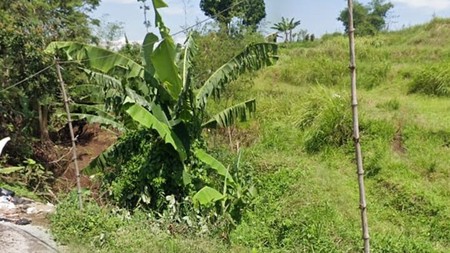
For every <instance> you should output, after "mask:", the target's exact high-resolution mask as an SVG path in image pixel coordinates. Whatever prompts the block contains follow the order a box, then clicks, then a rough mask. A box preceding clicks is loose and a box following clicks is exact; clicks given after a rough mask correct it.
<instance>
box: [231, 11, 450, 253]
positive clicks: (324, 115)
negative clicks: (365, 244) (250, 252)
mask: <svg viewBox="0 0 450 253" xmlns="http://www.w3.org/2000/svg"><path fill="white" fill-rule="evenodd" d="M449 32H450V21H449V20H441V19H436V20H433V21H432V22H431V23H430V24H427V25H423V26H418V27H413V28H410V29H407V30H404V31H400V32H393V33H388V34H382V35H379V36H377V37H373V38H358V39H357V65H358V84H359V89H360V90H359V97H360V105H359V106H360V113H361V118H362V123H361V128H362V147H363V153H364V154H363V155H364V162H365V169H366V173H367V177H366V188H367V194H368V196H367V201H368V206H369V207H368V213H369V224H370V232H371V243H372V247H373V249H374V252H448V251H450V187H449V186H450V177H449V173H450V155H449V152H450V113H449V112H450V98H449V97H448V96H447V97H446V96H440V95H436V96H433V95H429V94H428V95H427V94H413V93H411V92H410V90H411V86H412V85H414V80H415V79H416V78H417V75H419V74H422V72H421V71H426V70H427V69H429V66H430V64H440V65H443V64H442V62H448V56H449V53H450V46H449V45H450V44H449V42H450V36H449V35H448V34H450V33H449ZM347 43H348V42H347V39H346V38H344V37H333V38H330V39H327V40H325V41H320V42H318V43H315V44H310V45H305V44H297V45H289V46H288V47H287V48H285V49H284V50H282V51H281V59H280V61H279V64H277V65H276V66H274V67H271V68H270V69H268V70H266V71H264V72H263V73H262V74H261V75H260V76H259V77H258V78H257V79H256V80H255V86H254V87H253V88H252V89H251V90H250V91H249V93H250V94H253V95H254V96H256V99H257V101H258V118H257V122H258V124H259V126H258V129H259V133H258V134H256V133H255V134H256V135H259V141H258V142H256V144H255V145H253V146H250V147H248V148H247V151H246V154H247V156H246V157H247V159H249V160H251V161H252V163H253V164H254V165H255V168H257V170H259V172H260V173H259V174H260V175H261V186H260V196H259V198H258V199H257V204H256V207H255V208H254V210H252V211H250V212H248V213H247V215H246V217H245V219H244V222H243V223H242V224H240V225H239V227H238V228H237V229H236V231H234V233H233V234H232V242H233V243H236V244H239V245H245V246H247V247H249V248H256V249H258V252H313V251H315V252H356V251H358V250H360V247H361V245H362V240H361V239H360V238H361V232H360V217H359V209H358V203H359V202H358V192H357V189H358V188H357V180H356V166H355V165H354V162H353V160H354V154H353V147H352V141H351V138H348V137H345V136H344V137H343V138H337V140H340V141H338V142H337V143H336V142H335V143H333V142H328V143H327V142H326V141H324V142H325V144H320V143H317V142H321V141H323V140H324V139H327V138H328V137H327V136H337V137H339V135H342V132H345V131H347V130H341V131H337V132H336V131H334V132H333V131H331V132H330V131H329V129H335V130H336V129H338V128H339V127H340V126H341V124H344V123H345V124H347V123H348V121H345V120H341V119H333V114H334V113H336V114H338V115H339V116H340V117H342V119H344V118H346V117H348V115H346V114H345V112H342V111H339V110H337V111H336V110H332V111H331V113H330V111H329V110H330V108H336V107H337V106H339V104H336V103H335V102H333V103H331V104H330V103H329V101H332V100H334V99H336V98H342V97H343V98H345V100H346V102H345V103H346V105H347V107H346V110H348V111H350V107H349V104H350V101H349V96H348V92H349V77H348V76H349V75H348V71H347V70H346V69H347V65H348V53H347V47H348V46H347ZM441 68H442V67H441ZM445 68H446V69H445ZM448 69H450V64H448V65H446V66H445V67H444V71H446V70H448ZM438 74H439V73H436V75H438ZM425 82H426V81H425ZM443 83H444V85H450V82H443ZM327 101H328V102H327ZM327 103H328V104H329V105H327ZM311 104H313V105H314V104H315V106H311ZM317 104H322V105H323V104H325V106H322V107H321V106H317ZM305 108H307V110H305ZM310 114H312V115H313V116H311V115H310ZM314 115H315V116H314ZM317 115H318V116H317ZM305 117H306V118H307V117H313V118H314V117H317V119H316V120H318V121H319V124H315V123H314V124H312V125H311V126H310V127H309V128H308V127H303V128H302V127H298V122H299V121H300V122H305ZM302 120H303V121H302ZM327 120H328V122H327ZM296 123H297V124H296ZM248 132H252V131H248ZM321 133H325V134H322V135H321ZM344 135H345V134H344ZM311 136H313V137H311ZM314 136H318V137H319V138H314ZM311 140H312V141H313V142H314V145H319V144H320V145H319V148H318V149H313V150H312V151H313V152H311V150H309V149H308V145H307V144H308V143H309V142H311ZM342 140H344V141H342Z"/></svg>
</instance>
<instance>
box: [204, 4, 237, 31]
mask: <svg viewBox="0 0 450 253" xmlns="http://www.w3.org/2000/svg"><path fill="white" fill-rule="evenodd" d="M233 3H234V1H233V0H201V1H200V9H201V10H202V11H203V12H204V13H205V15H206V16H208V17H210V18H212V19H214V20H216V21H217V22H219V23H220V24H221V25H222V27H223V28H225V29H226V30H228V26H229V25H230V22H231V19H232V18H233V14H232V13H233V11H232V6H233Z"/></svg>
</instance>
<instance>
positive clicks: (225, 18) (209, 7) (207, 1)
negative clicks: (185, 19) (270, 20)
mask: <svg viewBox="0 0 450 253" xmlns="http://www.w3.org/2000/svg"><path fill="white" fill-rule="evenodd" d="M200 9H201V10H202V11H203V12H204V13H205V15H206V16H208V17H211V18H212V19H214V20H216V21H217V22H219V23H220V24H221V27H222V28H223V29H225V30H226V31H228V29H229V27H230V23H231V20H232V19H233V18H238V19H239V20H240V21H241V23H242V24H243V25H244V26H246V27H249V28H251V29H253V30H254V29H256V28H257V27H258V25H259V23H260V22H261V20H262V19H263V18H265V17H266V6H265V3H264V0H245V1H242V0H201V1H200Z"/></svg>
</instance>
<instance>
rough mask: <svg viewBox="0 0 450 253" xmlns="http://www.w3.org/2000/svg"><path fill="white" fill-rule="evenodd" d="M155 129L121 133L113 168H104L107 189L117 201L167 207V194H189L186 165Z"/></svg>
mask: <svg viewBox="0 0 450 253" xmlns="http://www.w3.org/2000/svg"><path fill="white" fill-rule="evenodd" d="M157 136H158V135H157V134H155V133H154V132H153V131H148V130H139V131H133V132H128V133H127V134H125V135H124V136H122V137H121V138H120V140H119V142H118V144H117V145H116V147H115V148H114V150H113V151H112V152H113V156H111V158H110V159H112V160H111V161H108V163H109V164H110V165H111V167H110V169H109V170H107V171H105V172H104V175H103V181H104V186H103V187H104V189H105V190H106V192H107V193H108V195H109V197H111V199H112V200H114V203H115V204H118V205H119V206H121V207H126V208H131V209H132V208H134V207H136V206H138V205H140V206H144V207H149V208H151V209H153V210H161V209H163V208H164V203H165V202H166V200H165V198H166V196H168V195H175V196H177V197H180V198H181V196H186V195H187V189H186V188H185V187H184V185H183V182H182V172H183V165H182V164H181V162H180V161H179V159H173V158H174V157H177V153H176V152H175V150H173V148H172V146H170V145H167V144H164V142H163V141H162V140H161V139H159V138H158V137H157Z"/></svg>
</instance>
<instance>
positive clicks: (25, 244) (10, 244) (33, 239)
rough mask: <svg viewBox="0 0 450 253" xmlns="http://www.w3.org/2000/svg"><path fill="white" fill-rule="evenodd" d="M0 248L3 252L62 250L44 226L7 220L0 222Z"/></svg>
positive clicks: (50, 251) (21, 252)
mask: <svg viewBox="0 0 450 253" xmlns="http://www.w3.org/2000/svg"><path fill="white" fill-rule="evenodd" d="M0 249H1V252H4V253H31V252H33V253H47V252H49V253H53V252H62V251H61V250H59V249H58V248H57V245H56V243H55V241H54V240H53V239H52V238H51V236H50V234H49V233H48V232H47V231H46V230H45V229H44V228H41V227H38V226H34V225H25V226H19V225H15V224H12V223H8V222H0Z"/></svg>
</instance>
